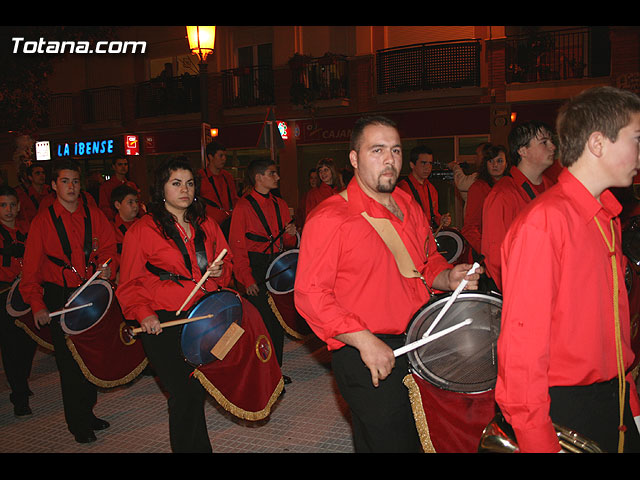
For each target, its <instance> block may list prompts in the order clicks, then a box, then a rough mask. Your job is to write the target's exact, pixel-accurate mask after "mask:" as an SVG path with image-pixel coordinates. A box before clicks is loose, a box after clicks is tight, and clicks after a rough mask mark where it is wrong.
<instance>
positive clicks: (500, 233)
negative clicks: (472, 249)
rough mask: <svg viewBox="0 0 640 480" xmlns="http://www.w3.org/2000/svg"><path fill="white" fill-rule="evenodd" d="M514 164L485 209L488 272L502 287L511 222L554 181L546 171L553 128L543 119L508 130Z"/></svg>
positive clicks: (551, 154) (483, 244)
mask: <svg viewBox="0 0 640 480" xmlns="http://www.w3.org/2000/svg"><path fill="white" fill-rule="evenodd" d="M509 150H510V155H511V158H510V162H511V164H512V165H513V166H512V167H511V168H510V169H509V173H508V174H505V176H504V177H502V178H501V179H500V180H499V181H498V182H497V183H496V184H495V185H494V186H493V188H492V189H491V192H489V194H488V195H487V198H486V199H485V201H484V206H483V209H482V242H481V249H482V251H481V253H482V255H484V257H485V265H486V267H487V275H488V276H489V277H491V279H492V280H493V281H494V282H495V284H496V286H497V287H498V290H500V291H501V290H502V279H501V269H500V244H501V243H502V240H503V239H504V236H505V234H506V233H507V230H508V229H509V225H511V222H513V219H514V218H515V217H516V215H518V213H520V211H521V210H522V209H524V207H525V206H526V205H527V204H528V203H529V202H531V200H532V199H534V198H535V197H536V196H538V195H540V194H541V193H542V192H544V191H545V190H546V189H548V188H549V187H550V186H551V185H552V184H553V182H552V181H551V180H549V178H547V177H546V176H544V175H543V172H544V171H545V170H546V169H547V168H549V167H550V166H551V165H552V164H553V162H554V158H555V151H556V147H555V145H554V144H553V140H552V132H551V128H550V127H549V126H547V125H545V124H544V123H542V122H536V121H534V122H528V123H524V124H521V125H517V126H516V127H514V128H513V130H511V132H510V133H509Z"/></svg>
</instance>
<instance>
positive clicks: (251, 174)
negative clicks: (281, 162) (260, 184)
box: [247, 158, 276, 186]
mask: <svg viewBox="0 0 640 480" xmlns="http://www.w3.org/2000/svg"><path fill="white" fill-rule="evenodd" d="M275 164H276V163H275V162H274V161H273V160H271V159H270V158H258V159H256V160H252V161H251V163H249V167H248V168H247V181H248V182H249V183H250V184H251V185H254V186H255V184H256V175H258V174H260V175H264V172H266V171H267V169H268V168H269V167H270V166H271V165H275Z"/></svg>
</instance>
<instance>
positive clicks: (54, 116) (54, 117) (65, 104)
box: [45, 93, 73, 128]
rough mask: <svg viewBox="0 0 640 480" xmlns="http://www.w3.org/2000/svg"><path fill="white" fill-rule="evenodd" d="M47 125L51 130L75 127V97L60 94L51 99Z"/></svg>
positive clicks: (46, 120) (52, 96)
mask: <svg viewBox="0 0 640 480" xmlns="http://www.w3.org/2000/svg"><path fill="white" fill-rule="evenodd" d="M45 125H46V127H49V128H58V127H71V126H73V95H71V94H70V93H59V94H54V95H51V96H50V97H49V101H48V107H47V113H46V119H45Z"/></svg>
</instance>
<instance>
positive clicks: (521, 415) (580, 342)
mask: <svg viewBox="0 0 640 480" xmlns="http://www.w3.org/2000/svg"><path fill="white" fill-rule="evenodd" d="M600 201H601V202H602V204H600V203H599V202H598V201H597V200H596V199H595V198H594V197H593V196H592V195H591V194H590V193H589V192H588V191H587V189H586V188H584V186H583V185H582V184H581V183H580V182H579V181H578V180H577V179H576V178H575V177H574V176H573V175H572V174H571V173H570V172H568V171H566V170H565V171H564V172H563V173H562V174H561V175H560V177H559V181H558V184H557V185H556V186H555V187H553V188H552V189H550V190H549V191H548V192H546V193H545V194H544V195H542V196H541V197H540V198H539V199H537V200H536V201H535V202H533V203H531V204H530V206H529V207H527V208H526V209H525V210H524V211H523V212H522V214H521V215H519V216H518V218H517V219H516V220H515V221H514V222H513V224H512V226H511V228H510V229H509V231H508V233H507V235H506V237H505V240H504V243H503V245H502V251H501V252H502V262H503V273H502V278H503V283H504V297H503V306H502V328H501V332H500V336H499V339H498V358H499V362H498V381H497V385H496V389H495V396H496V401H497V402H498V404H499V405H500V408H501V410H502V412H503V413H504V415H505V418H506V419H507V421H508V422H509V423H510V424H511V425H512V426H513V428H514V431H515V433H516V436H517V439H518V443H519V446H520V448H521V450H522V451H525V452H526V451H529V452H531V451H536V452H557V451H558V450H559V444H558V440H557V438H556V435H555V432H554V429H553V427H552V425H551V420H550V418H549V396H548V389H549V387H552V386H558V385H589V384H592V383H595V382H602V381H607V380H610V379H612V378H615V377H616V375H617V368H616V367H617V365H616V348H615V343H614V314H613V275H612V266H611V257H610V255H609V250H608V248H607V246H606V245H605V243H604V239H603V237H602V234H601V233H600V230H599V229H598V227H597V225H596V222H595V220H594V217H597V218H598V221H599V222H600V225H601V226H602V229H603V230H604V232H605V234H606V235H607V239H608V241H609V242H611V228H610V223H609V222H610V220H612V219H613V222H614V226H615V254H616V260H617V270H618V297H619V312H620V323H621V332H622V333H621V337H622V344H623V358H624V365H625V367H626V368H628V367H629V366H630V365H631V364H632V362H633V359H634V354H633V351H632V350H631V347H630V319H629V305H628V299H627V292H626V287H625V282H624V271H625V270H624V267H625V263H626V260H625V258H624V256H623V254H622V250H621V241H620V235H621V233H620V230H621V229H620V221H619V219H618V218H617V215H618V214H619V212H620V210H621V206H620V204H619V203H618V201H617V200H616V199H615V197H614V196H613V194H612V193H611V192H609V191H608V190H607V191H605V192H604V193H603V194H602V195H601V196H600ZM627 379H628V380H629V383H630V384H631V392H630V393H631V408H632V411H633V412H634V415H638V414H639V412H640V410H639V408H638V405H639V402H638V395H637V392H636V391H635V382H634V381H633V380H632V379H631V378H630V375H628V376H627Z"/></svg>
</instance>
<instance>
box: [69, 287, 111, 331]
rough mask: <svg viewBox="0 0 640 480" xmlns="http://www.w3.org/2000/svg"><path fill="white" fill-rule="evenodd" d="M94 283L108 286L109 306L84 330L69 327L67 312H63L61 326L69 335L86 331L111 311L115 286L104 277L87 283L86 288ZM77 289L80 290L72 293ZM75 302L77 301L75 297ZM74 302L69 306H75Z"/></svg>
mask: <svg viewBox="0 0 640 480" xmlns="http://www.w3.org/2000/svg"><path fill="white" fill-rule="evenodd" d="M94 284H95V285H104V286H105V287H106V289H107V292H109V302H108V303H107V308H105V309H104V311H103V312H102V314H101V315H100V318H98V320H96V321H95V322H93V323H92V324H91V325H89V326H88V327H87V328H85V329H83V330H72V329H70V328H69V327H67V324H66V323H65V321H64V320H65V315H66V313H63V314H62V315H60V328H62V331H63V332H64V333H66V334H67V335H79V334H80V333H84V332H86V331H87V330H90V329H92V328H93V327H95V326H96V325H97V324H98V323H100V321H101V320H102V319H103V318H104V316H105V315H106V314H107V312H108V311H109V308H111V303H112V302H113V286H112V285H111V283H110V282H109V281H107V280H104V279H102V278H96V279H94V280H93V281H92V282H91V283H90V284H89V285H87V287H86V288H88V287H89V286H92V285H94ZM78 288H81V287H78ZM77 291H78V289H75V290H74V291H73V292H72V293H71V295H73V294H74V293H75V292H77ZM71 295H70V296H71ZM73 302H75V299H74V301H73ZM73 302H71V303H70V304H69V307H72V306H74V305H73Z"/></svg>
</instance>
